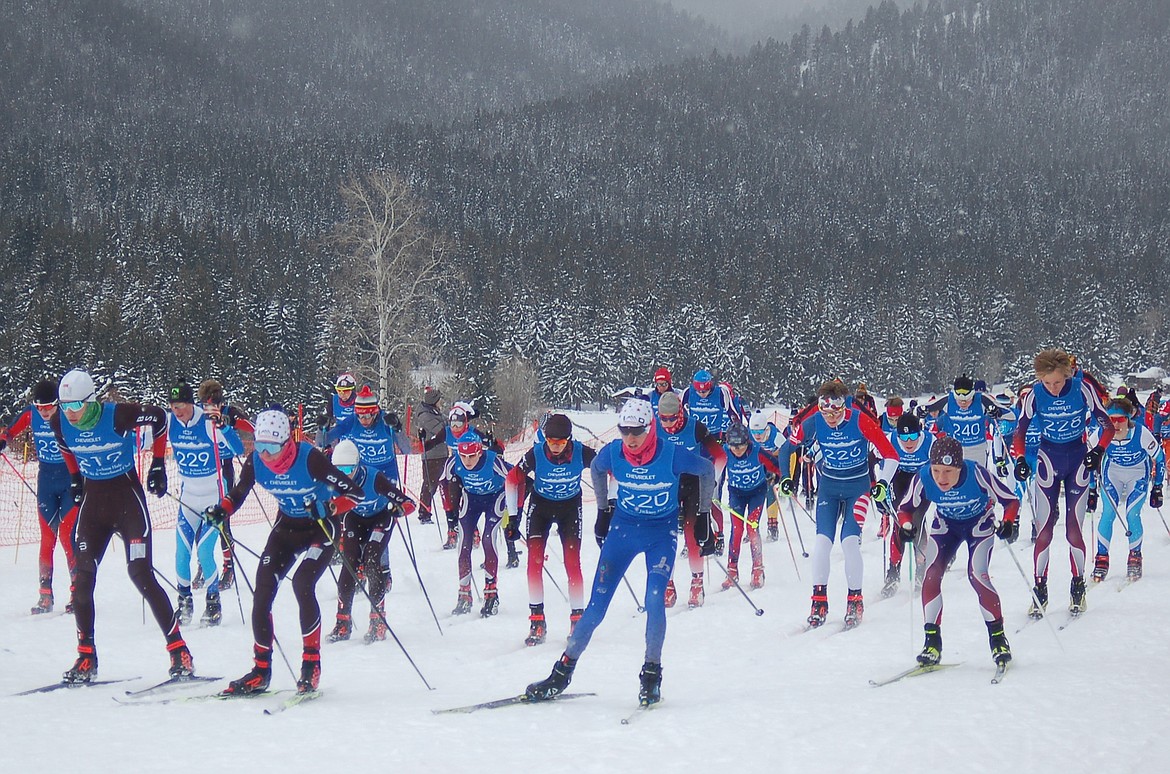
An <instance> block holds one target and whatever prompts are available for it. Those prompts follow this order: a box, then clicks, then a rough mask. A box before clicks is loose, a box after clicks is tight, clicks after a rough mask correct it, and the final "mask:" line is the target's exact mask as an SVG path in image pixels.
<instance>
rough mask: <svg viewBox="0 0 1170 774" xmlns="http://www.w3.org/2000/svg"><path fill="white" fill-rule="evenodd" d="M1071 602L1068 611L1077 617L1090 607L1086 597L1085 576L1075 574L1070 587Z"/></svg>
mask: <svg viewBox="0 0 1170 774" xmlns="http://www.w3.org/2000/svg"><path fill="white" fill-rule="evenodd" d="M1068 594H1069V602H1068V612H1069V613H1071V614H1072V615H1073V617H1076V616H1078V615H1080V614H1081V613H1083V612H1085V611H1086V610H1088V609H1089V604H1088V600H1087V599H1086V598H1085V576H1083V575H1074V576H1073V579H1072V582H1071V583H1070V584H1069V587H1068Z"/></svg>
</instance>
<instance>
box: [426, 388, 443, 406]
mask: <svg viewBox="0 0 1170 774" xmlns="http://www.w3.org/2000/svg"><path fill="white" fill-rule="evenodd" d="M442 397H443V393H441V392H439V388H438V387H425V388H423V396H422V402H423V405H424V406H437V405H439V399H440V398H442Z"/></svg>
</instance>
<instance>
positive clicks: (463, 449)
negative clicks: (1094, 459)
mask: <svg viewBox="0 0 1170 774" xmlns="http://www.w3.org/2000/svg"><path fill="white" fill-rule="evenodd" d="M481 451H483V439H482V438H480V437H479V433H477V432H475V431H474V430H469V431H468V432H466V433H464V434H463V437H461V438H460V439H459V453H460V454H465V455H467V456H469V457H470V456H472V455H474V454H479V453H480V452H481Z"/></svg>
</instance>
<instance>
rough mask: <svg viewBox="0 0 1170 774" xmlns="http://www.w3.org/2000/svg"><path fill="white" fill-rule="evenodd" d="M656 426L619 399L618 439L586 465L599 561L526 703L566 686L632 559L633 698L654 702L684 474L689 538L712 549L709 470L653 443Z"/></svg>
mask: <svg viewBox="0 0 1170 774" xmlns="http://www.w3.org/2000/svg"><path fill="white" fill-rule="evenodd" d="M656 424H657V423H656V422H655V421H654V409H653V408H652V407H651V406H650V402H649V401H645V400H640V399H633V400H628V401H626V402H625V404H624V405H623V406H622V410H621V413H620V415H619V417H618V430H619V431H620V432H621V434H622V437H621V440H620V441H612V442H610V443H609V444H608V445H607V446H605V447H604V448H602V450H601V451H600V452H598V453H597V457H596V459H594V460H593V464H592V466H591V467H590V472H591V474H592V476H593V491H594V492H595V494H596V496H597V502H598V503H599V504H600V503H605V502H607V501H608V504H607V505H606V506H604V507H601V508H600V509H599V511H598V514H597V523H596V525H595V527H594V534H595V535H596V537H597V542H598V543H599V544H600V545H601V556H600V557H599V558H598V561H597V574H596V576H595V577H594V579H593V589H592V591H591V593H590V596H589V605H588V606H587V607H586V608H585V614H584V615H583V616H582V617H581V620H580V621H579V622H578V623H577V627H576V629H574V630H573V634H572V635H571V636H570V637H569V643H568V646H567V647H566V648H565V652H564V653H563V654H562V655H561V657H560V659H558V660H557V662H556V664H554V665H553V670H552V674H550V675H549V676H548V677H547V678H546V679H544V680H542V681H540V682H537V683H533V684H532V685H529V686H528V690H527V695H528V697H529V699H530V700H543V699H550V698H552V697H554V696H556V695H558V694H559V693H561V692H562V691H564V690H565V688H566V687H568V685H569V681H570V680H572V677H573V670H574V668H575V667H576V665H577V659H578V658H580V657H581V654H582V653H584V652H585V649H586V648H587V647H588V646H589V640H590V638H592V636H593V632H594V630H595V629H596V628H597V626H598V625H599V624H600V623H601V621H602V619H603V618H605V612H606V610H607V609H608V608H609V603H610V602H611V601H612V600H613V594H614V593H615V592H616V591H617V589H618V587H619V586H620V585H621V581H622V577H623V576H624V575H625V573H626V569H627V568H628V567H629V566H630V563H631V562H632V561H633V559H634V557H635V556H637V555H638V554H645V555H646V660H645V663H644V664H643V665H642V671H641V674H640V675H639V679H640V680H641V690H640V692H639V697H638V698H639V702H640V703H641V704H642V705H643V706H649V705H651V704H655V703H657V702H658V701H659V700H660V699H661V686H662V643H663V641H664V639H665V638H666V605H665V601H664V593H665V591H666V582H667V580H669V579H670V576H671V571H672V570H673V569H674V559H675V555H676V553H677V542H678V514H679V496H678V484H679V476H681V475H683V474H688V473H689V474H691V475H694V476H698V478H699V508H700V513H699V518H697V519H696V520H695V533H696V534H695V537H696V541H697V542H698V544H699V546H700V550H701V551H702V553H703V554H704V555H709V554H711V553H713V552H714V550H715V541H714V537H713V534H712V531H711V495H712V493H713V492H714V489H715V468H714V466H713V465H712V464H711V462H710V461H708V460H705V459H703V458H702V457H700V456H699V455H698V454H696V453H694V452H690V451H687V450H686V449H683V448H680V447H679V446H677V445H675V444H672V443H667V442H664V441H662V440H661V439H659V438H658V437H657V431H656ZM610 475H612V476H613V478H614V480H615V481H616V482H617V493H616V494H617V497H616V500H608V493H609V476H610Z"/></svg>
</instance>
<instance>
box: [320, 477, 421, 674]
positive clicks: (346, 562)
mask: <svg viewBox="0 0 1170 774" xmlns="http://www.w3.org/2000/svg"><path fill="white" fill-rule="evenodd" d="M305 508H306V509H308V511H309V513H310V514H311V515H312V517H313V520H314V521H316V522H317V526H318V527H320V528H321V532H322V533H323V534H324V535H325V539H326V540H328V541H329V542H330V543H333V540H334V536H333V535H331V534H330V533H329V530H328V528H326V526H325V519H324V517H323V516H321V512H320V511H319V510H318V509H317V500H316V499H314V498H313V496H312V495H309V496H308V497H306V498H305ZM341 563H342V564H343V565H344V566H345V569H346V571H347V572H349V574H350V576H351V577H352V578H355V579H356V578H357V571H356V570H355V569H354V568H353V564H352V563H351V562H350V561H349V557H348V556H346V555H345V554H342V555H341ZM356 585H357V586H358V588H360V589H361V590H362V594H364V595H365V597H366V600H367V601H368V602H369V603H370V609H371V610H373V611H374V612H375V613H377V614H378V618H379V619H381V621H382V625H383V626H385V627H386V631H387V632H389V633H390V636H391V637H393V638H394V642H396V643H398V647H399V648H400V649H401V650H402V654H403V655H404V656H406V660H407V661H409V662H410V665H411V666H412V667H414V671H415V672H416V673H418V676H419V679H421V680H422V681H423V685H425V686H426V687H427V690H431V691H433V690H435V689H434V688H432V687H431V684H430V683H428V682H427V678H426V677H424V676H423V673H422V670H421V669H419V668H418V665H417V664H415V663H414V659H413V658H411V657H410V653H409V652H408V651H407V650H406V646H405V645H403V644H402V640H400V639H398V635H397V634H395V633H394V629H393V628H391V626H390V622H389V621H387V620H386V613H385V612H384V611H382V610H379V609H378V606H377V605H375V604H374V598H373V597H371V596H370V592H368V591H366V589H365V587H364V586H362V585H361V584H356Z"/></svg>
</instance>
